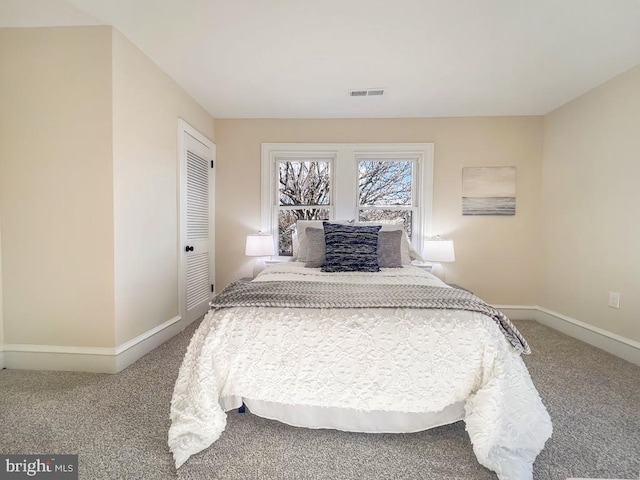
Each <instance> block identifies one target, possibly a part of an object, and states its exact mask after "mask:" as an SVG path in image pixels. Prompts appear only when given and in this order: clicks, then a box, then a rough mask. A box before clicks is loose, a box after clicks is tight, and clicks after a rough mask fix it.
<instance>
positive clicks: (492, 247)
mask: <svg viewBox="0 0 640 480" xmlns="http://www.w3.org/2000/svg"><path fill="white" fill-rule="evenodd" d="M261 142H433V143H434V144H435V162H434V209H433V210H434V218H433V231H434V233H439V234H440V235H443V236H447V237H450V238H453V239H454V240H455V248H456V260H457V261H456V262H455V263H453V264H448V265H446V275H447V280H448V281H451V282H457V283H460V284H462V285H464V286H466V287H468V288H470V289H472V290H474V292H476V293H477V294H479V295H480V296H482V297H483V298H484V299H485V300H487V301H489V302H492V303H497V304H527V305H535V304H536V289H537V279H538V264H539V262H538V259H537V258H536V257H537V256H536V252H537V251H538V245H539V236H538V232H539V230H538V221H539V218H538V216H539V211H538V207H539V198H540V197H539V195H540V174H541V172H540V159H541V156H542V118H541V117H496V118H446V119H346V120H231V119H229V120H226V119H222V120H219V119H217V120H216V144H217V151H218V169H217V182H216V245H217V246H218V247H217V255H216V264H217V278H216V280H217V283H218V285H219V287H223V286H224V285H226V284H228V283H229V282H231V281H232V280H234V279H237V278H239V277H242V276H247V275H250V274H251V266H252V261H251V259H248V258H247V257H245V256H244V239H245V235H246V234H247V233H250V232H255V231H257V230H258V229H259V227H260V143H261ZM499 165H515V166H516V167H517V169H518V170H517V175H518V184H517V214H516V215H515V216H511V217H471V216H462V215H461V186H462V184H461V176H462V167H463V166H499Z"/></svg>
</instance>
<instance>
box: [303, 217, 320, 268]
mask: <svg viewBox="0 0 640 480" xmlns="http://www.w3.org/2000/svg"><path fill="white" fill-rule="evenodd" d="M305 233H306V236H307V262H306V263H305V264H304V266H305V267H311V268H318V267H321V266H322V265H323V264H324V252H325V245H324V230H323V229H322V228H312V227H307V229H306V232H305Z"/></svg>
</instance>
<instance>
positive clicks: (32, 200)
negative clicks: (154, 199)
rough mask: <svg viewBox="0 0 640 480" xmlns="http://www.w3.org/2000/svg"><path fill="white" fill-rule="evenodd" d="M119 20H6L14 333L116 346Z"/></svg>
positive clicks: (6, 201)
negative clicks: (115, 64) (20, 23)
mask: <svg viewBox="0 0 640 480" xmlns="http://www.w3.org/2000/svg"><path fill="white" fill-rule="evenodd" d="M111 140H112V139H111V29H110V28H109V27H88V28H87V27H78V28H34V29H0V217H1V218H2V277H3V279H2V286H3V294H4V295H3V298H4V302H3V308H4V315H3V317H4V340H5V342H7V343H10V344H44V345H83V346H102V347H109V346H113V345H114V327H113V314H114V292H113V221H112V218H113V194H112V192H113V180H112V178H113V175H112V167H113V165H112V153H111Z"/></svg>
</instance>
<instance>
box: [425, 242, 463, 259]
mask: <svg viewBox="0 0 640 480" xmlns="http://www.w3.org/2000/svg"><path fill="white" fill-rule="evenodd" d="M422 256H423V258H424V259H425V261H427V262H454V261H455V260H456V253H455V251H454V250H453V240H427V241H425V242H424V253H423V255H422Z"/></svg>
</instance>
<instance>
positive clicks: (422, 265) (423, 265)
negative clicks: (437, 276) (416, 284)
mask: <svg viewBox="0 0 640 480" xmlns="http://www.w3.org/2000/svg"><path fill="white" fill-rule="evenodd" d="M411 265H412V266H414V267H418V268H419V269H420V270H424V271H425V272H431V269H432V268H433V264H431V263H420V262H415V263H413V262H411Z"/></svg>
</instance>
